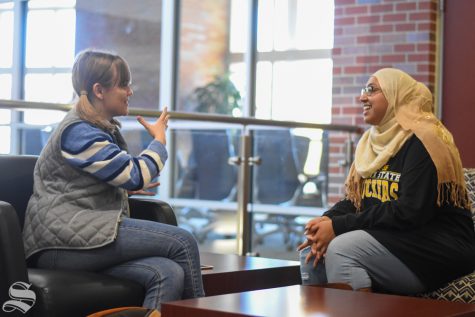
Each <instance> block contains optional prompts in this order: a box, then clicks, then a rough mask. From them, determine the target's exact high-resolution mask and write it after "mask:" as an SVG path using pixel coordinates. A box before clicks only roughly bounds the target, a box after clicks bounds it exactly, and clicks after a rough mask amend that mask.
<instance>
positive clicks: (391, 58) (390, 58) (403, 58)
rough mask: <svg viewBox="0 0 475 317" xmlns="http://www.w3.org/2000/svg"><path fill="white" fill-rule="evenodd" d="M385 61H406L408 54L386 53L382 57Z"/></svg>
mask: <svg viewBox="0 0 475 317" xmlns="http://www.w3.org/2000/svg"><path fill="white" fill-rule="evenodd" d="M381 60H382V62H383V63H402V62H405V61H406V56H405V55H403V54H397V55H384V56H382V57H381Z"/></svg>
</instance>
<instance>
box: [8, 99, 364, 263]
mask: <svg viewBox="0 0 475 317" xmlns="http://www.w3.org/2000/svg"><path fill="white" fill-rule="evenodd" d="M2 108H3V109H10V110H19V111H23V110H29V109H38V110H58V111H69V110H70V109H71V108H72V105H71V104H52V103H43V102H29V101H19V100H2V99H0V109H2ZM160 114H161V112H160V111H154V110H148V109H137V108H130V109H129V115H130V116H132V115H141V116H144V117H154V118H157V117H158V116H160ZM169 114H170V119H171V120H177V121H200V122H216V123H227V124H237V125H240V126H242V128H243V129H242V131H243V132H242V134H241V141H240V143H241V147H240V153H239V156H238V157H234V158H231V159H230V161H231V162H232V163H234V164H235V165H238V166H239V172H238V185H237V186H238V187H237V188H238V195H237V206H238V210H237V216H238V229H237V237H236V238H237V247H238V251H237V253H238V254H240V255H245V254H247V253H248V252H249V251H250V249H251V222H250V215H249V208H248V204H249V202H250V194H251V193H250V167H251V165H253V164H256V163H258V162H257V160H258V159H257V158H255V157H251V151H252V150H251V142H252V136H251V135H250V129H249V127H251V126H267V127H280V128H309V129H322V130H329V131H340V132H348V133H349V135H348V140H347V142H346V145H345V146H346V150H345V159H344V161H342V162H339V163H340V165H341V166H347V167H348V166H349V164H350V162H352V160H353V157H352V155H353V141H352V138H351V134H352V133H354V134H361V133H362V132H363V130H362V128H360V127H356V126H348V125H339V124H315V123H307V122H294V121H279V120H264V119H256V118H236V117H230V116H224V115H210V114H201V113H184V112H173V111H171V112H169Z"/></svg>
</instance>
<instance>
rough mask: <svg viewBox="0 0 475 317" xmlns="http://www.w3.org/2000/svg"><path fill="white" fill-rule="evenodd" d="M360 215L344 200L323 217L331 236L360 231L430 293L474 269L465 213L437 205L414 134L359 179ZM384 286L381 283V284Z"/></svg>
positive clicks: (431, 173) (474, 240) (432, 174)
mask: <svg viewBox="0 0 475 317" xmlns="http://www.w3.org/2000/svg"><path fill="white" fill-rule="evenodd" d="M363 186H364V192H363V201H362V208H361V212H359V213H356V208H355V207H354V206H353V204H352V203H351V202H350V201H349V200H342V201H340V202H338V203H337V204H335V205H334V206H333V207H332V208H331V209H330V210H329V211H327V212H326V213H325V214H324V215H325V216H328V217H330V218H331V219H332V221H333V230H334V231H335V234H336V235H340V234H343V233H345V232H348V231H352V230H359V229H362V230H365V231H366V232H368V233H369V234H371V235H372V236H373V237H374V238H375V239H376V240H378V241H379V242H380V243H381V244H382V245H384V246H385V247H386V248H387V249H388V250H389V251H390V252H391V253H392V254H393V255H395V256H396V257H398V258H399V259H400V260H401V261H402V262H403V263H405V264H406V265H407V267H408V268H409V269H411V271H412V272H414V273H415V274H416V275H417V276H418V277H419V278H420V280H421V281H422V282H423V283H424V285H425V286H426V287H427V288H428V290H434V289H436V288H438V287H441V286H443V284H445V283H447V282H449V281H451V280H454V279H455V278H457V277H460V276H462V275H465V274H468V273H470V272H472V271H473V270H474V269H475V232H474V225H473V221H472V219H471V215H470V212H469V211H468V210H465V209H461V208H457V207H454V206H452V205H449V204H444V205H443V206H441V207H439V206H437V204H436V201H437V171H436V168H435V165H434V163H433V162H432V160H431V158H430V156H429V154H428V153H427V150H426V149H425V147H424V145H423V144H422V143H421V141H420V140H419V139H418V138H417V137H416V136H415V135H414V136H413V137H411V138H410V139H409V140H408V141H406V143H405V144H404V145H403V147H402V148H401V149H400V150H399V152H398V153H397V154H396V155H395V156H394V157H393V158H391V159H390V160H389V161H388V162H387V163H386V164H385V165H384V166H383V167H382V168H381V169H379V170H378V171H376V172H375V173H373V175H371V176H370V177H369V178H367V179H364V180H363ZM382 287H383V288H384V285H383V286H382Z"/></svg>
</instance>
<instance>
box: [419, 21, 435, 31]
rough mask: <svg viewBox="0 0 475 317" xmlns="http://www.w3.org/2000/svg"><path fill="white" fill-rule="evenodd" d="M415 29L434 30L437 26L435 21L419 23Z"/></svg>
mask: <svg viewBox="0 0 475 317" xmlns="http://www.w3.org/2000/svg"><path fill="white" fill-rule="evenodd" d="M417 30H418V31H432V32H435V31H436V30H437V26H436V24H435V23H431V22H428V23H419V24H418V25H417Z"/></svg>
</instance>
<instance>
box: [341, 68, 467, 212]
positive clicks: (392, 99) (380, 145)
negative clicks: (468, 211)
mask: <svg viewBox="0 0 475 317" xmlns="http://www.w3.org/2000/svg"><path fill="white" fill-rule="evenodd" d="M373 77H376V79H377V80H378V82H379V85H380V86H381V90H382V93H383V94H384V96H385V97H386V100H387V101H388V109H387V111H386V114H385V116H384V118H383V119H382V120H381V123H380V124H379V125H377V126H372V127H371V128H370V129H369V130H367V131H366V132H365V133H364V134H363V136H362V137H361V139H360V141H359V142H358V145H357V147H356V153H355V161H354V162H353V164H352V166H351V168H350V172H349V175H348V177H347V179H346V184H345V185H346V194H347V198H348V199H350V200H351V201H352V202H353V204H354V205H355V206H356V208H357V209H358V210H359V209H360V208H361V191H362V186H361V183H362V179H364V178H368V177H370V176H371V175H372V174H373V173H374V172H376V171H377V170H378V169H380V168H381V167H382V166H383V165H384V164H385V163H387V161H388V160H389V159H390V158H391V157H393V156H394V155H396V153H397V152H398V151H399V150H400V149H401V147H402V146H403V145H404V143H405V142H406V141H407V140H408V139H409V138H410V137H411V136H412V135H413V134H415V135H416V136H417V137H418V138H419V139H420V140H421V142H422V143H423V144H424V147H425V148H426V150H427V152H428V153H429V155H430V157H431V159H432V161H433V162H434V165H435V167H436V169H437V179H438V197H437V204H438V205H439V206H440V205H441V204H442V203H443V202H448V203H452V204H454V205H455V206H458V207H463V208H468V198H467V194H466V190H465V180H464V177H463V170H462V163H461V160H460V155H459V152H458V150H457V147H456V146H455V144H454V140H453V137H452V135H451V134H450V132H449V131H448V130H447V129H446V128H445V127H444V125H443V124H442V123H441V122H440V121H439V120H438V119H437V118H436V117H435V115H434V114H433V103H432V94H431V92H430V90H429V89H428V88H427V87H426V86H425V85H424V84H422V83H420V82H417V81H416V80H415V79H413V78H412V77H411V76H409V75H408V74H406V73H404V72H403V71H400V70H398V69H394V68H384V69H381V70H379V71H377V72H376V73H374V74H373Z"/></svg>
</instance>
